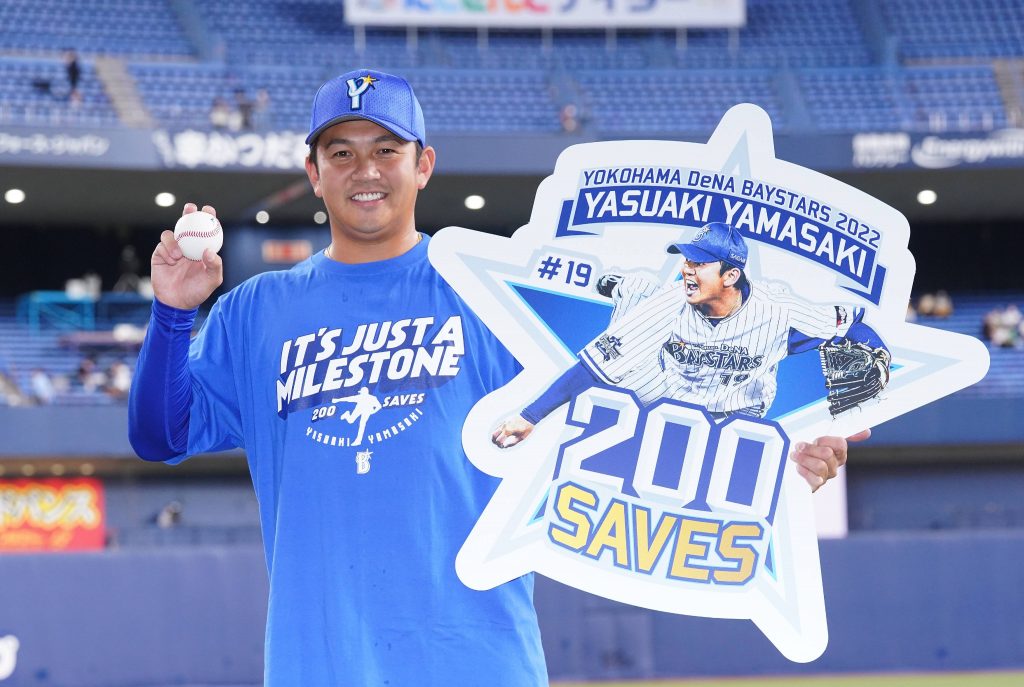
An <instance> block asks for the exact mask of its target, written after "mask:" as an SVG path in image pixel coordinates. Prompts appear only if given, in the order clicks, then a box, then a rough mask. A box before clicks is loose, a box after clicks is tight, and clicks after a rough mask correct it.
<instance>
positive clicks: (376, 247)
mask: <svg viewBox="0 0 1024 687" xmlns="http://www.w3.org/2000/svg"><path fill="white" fill-rule="evenodd" d="M422 239H423V235H422V234H420V233H419V232H417V231H416V230H415V229H410V230H409V231H407V232H403V233H402V234H401V235H399V236H396V237H391V238H387V239H384V240H381V241H360V240H353V239H351V238H349V237H347V236H342V235H339V234H338V233H336V232H331V245H330V246H328V247H327V250H326V251H325V252H326V254H327V257H328V258H330V259H331V260H335V261H337V262H343V263H346V264H349V265H357V264H360V263H364V262H379V261H381V260H390V259H391V258H397V257H398V256H399V255H404V254H405V253H408V252H409V251H410V250H412V248H413V247H414V246H415V245H416V244H417V243H419V242H420V241H421V240H422Z"/></svg>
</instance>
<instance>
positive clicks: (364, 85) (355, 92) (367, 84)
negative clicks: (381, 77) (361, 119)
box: [345, 74, 378, 110]
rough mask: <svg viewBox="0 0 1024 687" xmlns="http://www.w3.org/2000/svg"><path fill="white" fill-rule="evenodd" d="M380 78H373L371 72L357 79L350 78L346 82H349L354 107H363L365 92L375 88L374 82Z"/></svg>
mask: <svg viewBox="0 0 1024 687" xmlns="http://www.w3.org/2000/svg"><path fill="white" fill-rule="evenodd" d="M376 81H378V79H375V78H373V77H372V76H370V75H369V74H367V75H366V76H360V77H358V78H355V79H349V80H348V81H346V82H345V83H347V84H348V97H350V98H352V109H353V110H359V109H362V107H363V93H366V91H367V90H368V89H370V88H375V86H374V85H373V84H374V82H376Z"/></svg>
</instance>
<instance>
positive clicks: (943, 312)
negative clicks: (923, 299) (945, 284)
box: [932, 289, 953, 319]
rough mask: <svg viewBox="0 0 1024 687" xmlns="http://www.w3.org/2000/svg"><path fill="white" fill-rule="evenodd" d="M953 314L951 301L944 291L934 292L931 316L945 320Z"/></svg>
mask: <svg viewBox="0 0 1024 687" xmlns="http://www.w3.org/2000/svg"><path fill="white" fill-rule="evenodd" d="M952 314H953V299H952V298H951V297H950V295H949V294H948V293H947V292H946V291H945V290H944V289H939V290H938V291H936V292H935V307H934V308H932V315H933V316H934V317H939V318H943V319H945V318H947V317H949V316H950V315H952Z"/></svg>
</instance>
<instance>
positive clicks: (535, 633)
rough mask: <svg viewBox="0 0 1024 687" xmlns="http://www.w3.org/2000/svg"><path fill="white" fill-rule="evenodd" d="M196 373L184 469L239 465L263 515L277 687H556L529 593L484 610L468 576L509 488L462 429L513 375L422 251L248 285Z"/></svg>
mask: <svg viewBox="0 0 1024 687" xmlns="http://www.w3.org/2000/svg"><path fill="white" fill-rule="evenodd" d="M189 369H190V373H191V378H192V389H193V398H192V404H191V414H190V419H189V436H188V449H187V451H186V452H185V453H186V454H187V455H192V454H195V453H201V452H208V451H215V450H220V449H226V448H230V447H235V446H240V447H242V448H244V449H245V450H246V453H247V455H248V461H249V469H250V472H251V474H252V480H253V484H254V486H255V489H256V495H257V497H258V499H259V505H260V519H261V524H262V528H263V540H264V547H265V549H266V557H267V566H268V569H269V573H270V604H269V611H268V620H267V636H266V684H267V685H268V687H279V686H282V685H303V687H318V686H321V685H322V686H324V687H338V686H342V685H359V686H363V685H368V686H369V685H373V686H376V685H391V686H392V687H406V686H410V687H422V686H430V685H438V686H444V687H448V686H451V685H458V686H459V687H471V686H473V685H486V686H487V687H500V686H502V685H507V686H508V687H529V686H533V685H546V684H547V677H546V670H545V665H544V656H543V651H542V648H541V643H540V633H539V630H538V627H537V618H536V613H535V611H534V607H533V601H532V596H533V578H532V576H525V577H522V578H519V579H516V580H513V581H511V582H509V583H507V584H504V585H501V586H500V587H497V588H495V589H493V590H490V591H485V592H480V591H473V590H471V589H469V588H467V587H466V586H465V585H463V584H462V582H461V581H460V580H459V579H458V577H457V576H456V573H455V556H456V553H457V552H458V550H459V548H460V547H461V545H462V543H463V541H465V539H466V537H467V535H468V534H469V532H470V530H471V529H472V527H473V525H474V523H475V522H476V520H477V518H478V517H479V515H480V513H481V512H482V511H483V508H484V506H485V505H486V503H487V501H488V500H489V499H490V497H491V495H492V493H493V491H494V489H495V487H496V486H497V485H496V480H495V479H494V478H492V477H489V476H487V475H485V474H483V473H482V472H480V471H478V470H477V469H476V468H474V467H473V465H472V464H471V463H470V462H469V460H468V459H467V458H466V456H465V453H464V451H463V448H462V442H461V431H462V425H463V422H464V420H465V417H466V415H467V414H468V412H469V410H470V408H471V407H472V406H473V404H474V403H476V401H477V400H478V399H480V398H481V397H482V396H483V395H484V394H486V393H488V392H489V391H491V390H493V389H495V388H497V387H498V386H501V385H502V384H504V383H505V382H507V381H508V380H509V379H511V377H512V376H513V375H514V374H515V372H516V363H515V361H514V359H513V358H512V357H511V356H510V355H509V354H508V352H507V351H506V350H505V349H504V348H503V347H502V346H501V345H500V344H499V343H498V342H497V340H496V339H495V338H494V337H493V335H492V334H491V333H490V332H489V331H488V330H487V329H486V327H484V325H483V324H482V323H481V322H480V320H479V319H478V318H477V317H476V316H475V315H474V314H473V313H472V311H471V310H470V309H469V307H468V306H467V305H466V304H465V303H464V302H463V301H462V300H461V299H460V298H459V297H458V296H457V295H456V294H455V292H454V291H453V290H452V289H451V287H449V286H448V285H447V284H446V283H445V282H444V280H443V279H442V278H441V277H440V275H439V274H438V273H437V272H436V271H435V270H434V268H433V267H432V266H431V264H430V263H429V261H428V260H427V240H424V241H422V242H421V243H419V244H418V245H417V246H416V247H414V248H413V249H412V250H410V251H409V252H408V253H406V254H404V255H402V256H399V257H397V258H394V259H391V260H386V261H382V262H374V263H365V264H358V265H346V264H342V263H338V262H334V261H332V260H329V259H327V258H326V257H325V256H324V255H323V254H322V253H317V254H316V255H315V256H314V257H312V258H311V259H309V260H306V261H305V262H303V263H301V264H299V265H297V266H296V267H295V268H294V269H292V270H289V271H287V272H270V273H266V274H261V275H259V276H257V277H254V278H252V279H250V280H248V281H246V282H245V283H243V284H241V285H240V286H238V287H237V288H235V289H234V290H232V291H231V292H230V293H228V294H226V295H225V296H223V297H222V298H220V299H219V300H218V301H217V303H216V305H215V306H214V307H213V309H212V311H211V313H210V316H209V318H208V319H207V321H206V323H205V324H204V326H203V329H202V331H201V332H200V334H199V336H198V337H197V338H196V339H195V340H194V341H193V342H192V345H191V348H190V352H189ZM183 458H184V455H182V456H179V457H177V458H175V459H172V462H177V460H180V459H183Z"/></svg>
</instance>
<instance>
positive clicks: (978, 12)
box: [0, 0, 1024, 135]
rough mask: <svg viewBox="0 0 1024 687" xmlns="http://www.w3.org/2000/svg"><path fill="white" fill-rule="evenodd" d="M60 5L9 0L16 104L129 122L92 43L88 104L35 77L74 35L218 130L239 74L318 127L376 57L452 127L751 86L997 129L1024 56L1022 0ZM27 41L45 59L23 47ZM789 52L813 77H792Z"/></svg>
mask: <svg viewBox="0 0 1024 687" xmlns="http://www.w3.org/2000/svg"><path fill="white" fill-rule="evenodd" d="M58 4H59V3H58V2H57V0H43V1H41V2H35V1H32V0H8V2H5V3H3V4H2V5H0V50H2V51H4V52H6V53H8V55H3V54H0V76H2V77H9V78H0V121H7V122H19V123H29V124H40V123H44V122H45V123H58V124H67V123H71V124H83V125H110V124H114V123H116V121H117V120H116V117H115V116H114V113H113V110H112V109H111V108H110V107H109V103H108V102H107V100H106V96H105V94H104V93H103V89H102V88H101V87H100V84H99V83H98V82H97V79H96V75H95V73H94V72H92V71H90V65H89V63H88V61H86V63H85V65H84V66H85V68H86V71H85V73H84V75H83V88H84V95H85V101H84V102H83V103H82V105H81V107H78V108H75V110H74V111H69V110H70V108H68V107H66V106H65V104H64V103H60V102H55V101H54V100H53V99H52V98H48V97H47V96H45V95H43V94H40V93H38V92H36V91H34V90H33V89H32V86H31V82H32V79H33V78H36V77H37V74H47V75H53V79H52V80H53V82H54V83H60V82H61V79H60V76H61V71H60V70H61V64H60V62H59V61H57V60H55V59H53V56H54V54H55V50H59V49H60V48H63V47H65V46H68V47H75V48H77V49H78V50H80V51H81V52H83V53H84V54H86V55H87V56H88V55H90V54H99V53H104V54H108V53H109V54H115V55H120V56H122V57H123V58H124V59H125V60H127V61H128V62H129V65H130V73H131V74H132V76H133V77H134V78H135V81H136V83H137V86H138V89H139V91H140V93H141V96H142V101H143V102H144V104H145V107H146V108H147V109H148V110H149V114H151V115H152V117H153V118H154V120H155V121H156V123H157V124H158V125H159V126H163V127H168V128H181V127H199V128H209V127H210V126H211V123H210V119H209V109H210V107H211V105H212V102H213V99H214V98H215V97H221V98H225V99H226V100H227V101H228V102H229V103H230V102H231V101H232V100H233V97H234V93H235V91H236V90H237V89H241V90H242V92H243V93H244V94H245V96H246V98H248V99H250V100H251V99H253V98H254V97H255V94H256V93H257V92H258V91H260V90H261V89H265V90H266V92H267V94H268V95H269V104H268V105H267V106H266V107H265V109H264V110H263V111H261V112H260V115H261V117H260V119H259V121H258V122H257V125H258V126H259V127H260V128H278V129H293V130H296V129H297V130H302V129H304V128H305V126H306V118H307V117H308V106H309V94H310V92H311V90H312V89H313V88H315V86H316V84H318V83H320V82H322V81H323V80H324V79H325V78H327V77H329V76H331V75H333V74H337V73H339V72H342V71H346V70H349V69H353V68H357V67H359V66H362V65H374V66H377V67H380V68H383V69H391V70H397V71H401V72H403V73H405V74H407V75H408V76H409V77H410V79H411V80H412V81H413V83H414V84H415V85H416V86H417V87H418V88H419V89H420V91H421V97H422V98H423V100H424V107H425V109H428V110H430V112H429V113H428V114H429V116H430V121H431V124H432V127H431V128H432V130H434V131H440V132H449V131H450V132H461V131H466V132H477V133H500V132H506V133H524V132H536V133H545V132H551V131H557V130H558V129H559V121H558V112H559V110H560V109H561V108H562V107H563V106H564V105H566V104H573V105H576V106H577V108H578V110H579V116H580V123H581V124H582V125H583V126H584V127H592V128H593V130H595V131H596V132H597V133H599V134H604V135H616V134H626V133H634V134H641V135H650V134H655V133H658V134H673V133H674V134H680V133H692V132H707V131H708V130H709V129H710V128H711V127H713V126H714V124H715V123H716V122H717V121H718V118H719V117H720V116H721V114H722V113H723V112H724V111H725V110H726V109H727V108H728V107H729V106H730V105H732V104H735V103H736V102H755V103H757V104H759V105H761V106H762V107H764V108H765V109H766V110H768V112H769V113H770V114H771V115H772V119H773V121H774V123H775V128H776V130H783V131H785V130H794V129H796V128H799V127H807V126H809V127H810V128H812V129H813V130H817V131H823V132H856V131H862V130H871V131H894V130H905V131H948V130H953V131H985V130H991V129H996V128H1000V127H1004V126H1007V125H1008V118H1007V107H1006V104H1005V103H1004V98H1005V97H1007V96H1006V95H1004V94H1002V93H1001V92H1000V89H999V86H998V84H997V81H996V78H995V75H994V73H993V68H992V64H991V60H992V58H995V57H1017V58H1019V57H1021V56H1024V37H1022V36H1024V29H1022V26H1024V9H1022V8H1021V5H1020V3H1018V2H1015V1H1013V0H984V1H982V2H977V3H970V4H968V5H965V4H964V3H959V2H954V1H953V0H940V1H939V2H936V3H931V2H924V0H894V1H893V2H881V1H880V0H872V1H871V2H867V3H863V4H860V5H858V4H855V3H852V2H849V0H828V1H824V2H822V1H817V2H816V1H814V0H749V1H748V2H747V15H748V22H747V25H746V26H745V27H743V28H741V29H739V30H736V31H728V30H721V29H719V30H690V31H687V32H685V33H677V32H676V31H675V30H671V29H668V30H663V29H662V30H628V31H626V30H623V31H619V32H617V33H615V34H608V33H606V32H603V31H595V30H587V31H579V30H576V31H568V30H554V31H551V32H550V33H548V34H542V33H541V32H539V31H527V30H519V29H517V30H502V31H498V30H492V31H490V32H488V33H486V34H480V33H478V32H477V31H475V30H471V29H470V30H460V29H419V30H417V31H415V32H412V33H409V32H407V31H406V30H405V29H400V28H399V29H389V28H367V29H365V30H362V31H357V30H355V29H353V28H352V27H350V26H348V25H346V24H345V23H344V17H343V11H342V6H341V3H339V2H336V1H335V0H295V1H289V2H286V3H281V2H276V1H274V0H253V1H252V2H243V1H242V0H226V1H222V0H190V2H185V3H182V2H174V1H172V0H144V2H128V0H86V1H85V2H82V3H78V4H77V5H76V6H75V10H74V11H73V12H68V11H67V10H66V8H62V9H59V10H58V8H57V5H58ZM865 8H868V9H874V10H875V11H874V12H870V11H864V10H865ZM186 10H190V11H191V12H192V14H191V15H189V18H188V20H186V17H184V16H183V14H185V13H186ZM193 15H194V16H193ZM872 22H873V23H872ZM867 23H871V25H870V26H866V24H867ZM186 25H187V26H186ZM878 35H881V36H882V39H878V38H877V36H878ZM869 36H870V37H871V39H870V40H869ZM887 41H888V42H892V43H894V44H895V45H896V46H897V47H898V54H899V55H900V56H901V57H902V58H903V60H904V62H905V64H902V65H900V64H889V63H887V62H885V60H886V57H885V56H884V55H883V54H882V53H883V52H884V51H882V50H881V49H880V48H879V47H878V46H879V45H880V44H887ZM26 53H29V54H45V55H46V56H47V58H46V60H45V61H44V62H42V63H39V62H25V61H24V58H23V57H15V56H14V55H18V56H21V55H24V54H26ZM923 62H929V63H939V62H941V63H942V66H924V65H922V63H923ZM979 62H981V64H978V63H979ZM769 70H771V71H769ZM778 70H784V71H786V72H788V73H790V74H792V75H793V76H795V79H793V80H794V81H795V83H796V84H797V88H796V89H792V88H787V87H785V86H783V85H781V84H780V80H779V77H778ZM453 74H457V75H458V76H457V77H456V78H453V76H452V75H453ZM626 80H629V81H630V82H631V83H634V84H635V83H645V80H646V82H648V83H658V84H661V85H660V86H659V87H658V88H657V89H651V88H643V87H637V88H631V91H630V94H629V96H628V98H623V97H621V96H620V95H618V90H619V89H618V87H617V84H620V83H624V82H625V81H626ZM794 100H795V101H797V102H794ZM627 102H628V103H629V105H625V104H624V103H627ZM1014 106H1019V104H1014ZM792 111H796V112H798V113H803V112H806V113H807V117H806V118H809V120H810V121H809V122H807V121H805V117H803V116H798V117H791V116H789V114H790V113H791V112H792ZM626 115H629V116H628V117H627V116H626Z"/></svg>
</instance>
